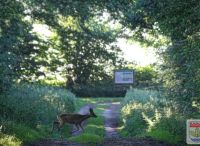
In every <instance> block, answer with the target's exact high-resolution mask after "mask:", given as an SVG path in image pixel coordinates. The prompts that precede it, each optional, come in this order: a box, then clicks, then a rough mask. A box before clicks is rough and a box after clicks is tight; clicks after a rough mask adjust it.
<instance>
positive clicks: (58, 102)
mask: <svg viewBox="0 0 200 146" xmlns="http://www.w3.org/2000/svg"><path fill="white" fill-rule="evenodd" d="M75 100H76V98H75V95H74V94H72V93H71V92H69V91H68V90H66V89H62V88H59V87H50V86H41V85H36V84H23V85H14V86H12V87H11V89H10V90H9V92H8V94H7V95H6V96H4V97H0V105H1V106H0V115H1V117H0V127H2V130H1V131H0V134H1V135H4V140H2V139H1V140H0V141H1V143H6V140H5V139H7V140H8V139H9V138H8V137H10V138H11V139H13V140H15V141H17V142H18V141H21V142H28V141H32V140H35V139H38V138H42V137H46V136H47V135H48V134H49V133H48V132H49V131H50V126H51V124H52V121H54V120H55V119H56V116H57V115H58V114H60V113H63V112H66V113H71V112H73V111H74V110H75ZM68 130H69V128H68ZM13 135H15V136H13ZM13 137H15V138H13ZM16 139H18V140H16ZM1 143H0V144H1ZM18 143H19V142H18Z"/></svg>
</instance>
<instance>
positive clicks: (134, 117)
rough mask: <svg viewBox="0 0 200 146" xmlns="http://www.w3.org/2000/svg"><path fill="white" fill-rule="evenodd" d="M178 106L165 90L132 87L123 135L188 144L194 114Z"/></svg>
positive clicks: (123, 111) (126, 101) (125, 107)
mask: <svg viewBox="0 0 200 146" xmlns="http://www.w3.org/2000/svg"><path fill="white" fill-rule="evenodd" d="M176 107H177V106H176V104H175V102H173V101H171V100H169V99H168V98H167V96H166V95H165V94H164V92H161V91H155V90H140V89H133V90H129V91H128V92H127V94H126V97H125V98H124V100H123V102H122V108H121V114H122V121H123V124H124V127H123V129H122V130H121V134H122V135H123V136H126V137H133V136H136V137H137V136H139V137H140V136H142V137H143V136H150V137H152V138H155V139H159V140H164V141H167V142H169V143H175V144H181V145H185V139H186V120H187V119H189V118H192V117H191V115H187V114H183V113H180V112H178V111H177V109H176Z"/></svg>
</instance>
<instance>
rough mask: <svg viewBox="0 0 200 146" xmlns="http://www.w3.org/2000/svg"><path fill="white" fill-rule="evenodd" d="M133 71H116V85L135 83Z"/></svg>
mask: <svg viewBox="0 0 200 146" xmlns="http://www.w3.org/2000/svg"><path fill="white" fill-rule="evenodd" d="M133 73H134V72H133V70H116V71H115V84H132V83H133V82H134V78H133V77H134V76H133Z"/></svg>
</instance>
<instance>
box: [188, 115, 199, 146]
mask: <svg viewBox="0 0 200 146" xmlns="http://www.w3.org/2000/svg"><path fill="white" fill-rule="evenodd" d="M186 141H187V144H200V120H197V119H196V120H187V139H186Z"/></svg>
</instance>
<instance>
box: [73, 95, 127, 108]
mask: <svg viewBox="0 0 200 146" xmlns="http://www.w3.org/2000/svg"><path fill="white" fill-rule="evenodd" d="M122 100H123V98H122V97H117V98H113V97H111V98H109V97H101V98H96V97H95V98H93V97H84V98H77V101H76V109H77V110H79V109H80V108H81V107H82V106H84V105H86V104H97V103H104V102H120V101H122Z"/></svg>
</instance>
